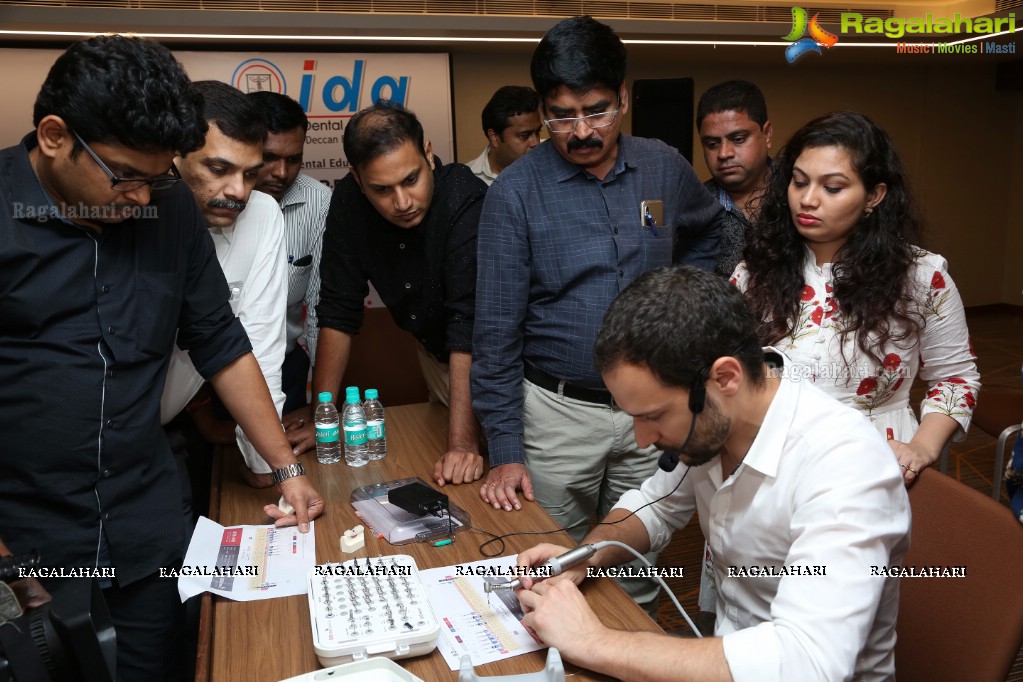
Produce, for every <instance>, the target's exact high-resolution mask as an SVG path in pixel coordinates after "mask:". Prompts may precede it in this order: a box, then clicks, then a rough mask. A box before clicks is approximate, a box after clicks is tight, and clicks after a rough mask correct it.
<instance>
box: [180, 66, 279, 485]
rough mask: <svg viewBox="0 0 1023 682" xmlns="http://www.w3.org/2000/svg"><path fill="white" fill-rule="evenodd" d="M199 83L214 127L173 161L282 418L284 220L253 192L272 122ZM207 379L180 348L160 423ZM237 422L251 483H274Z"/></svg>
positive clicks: (229, 94)
mask: <svg viewBox="0 0 1023 682" xmlns="http://www.w3.org/2000/svg"><path fill="white" fill-rule="evenodd" d="M193 87H194V88H195V89H196V90H197V91H198V92H199V93H200V94H202V96H203V100H204V114H205V116H206V122H207V123H208V124H209V131H208V132H207V134H206V141H205V144H204V146H203V147H202V148H200V149H198V150H196V151H194V152H192V153H190V154H188V155H186V156H183V157H178V158H176V159H175V160H174V164H175V166H176V167H177V169H178V171H179V172H180V173H181V177H182V178H183V179H184V181H185V182H186V183H187V184H188V186H189V188H190V189H191V190H192V193H193V194H194V195H195V198H196V201H197V202H198V204H199V208H200V210H201V212H202V214H203V217H204V218H205V220H206V224H207V225H208V226H209V228H210V236H211V237H212V238H213V243H214V245H215V247H216V251H217V260H218V261H219V262H220V267H221V268H222V269H223V271H224V275H225V277H226V278H227V283H228V287H229V288H230V292H231V299H230V303H231V308H232V310H234V312H235V314H236V315H237V316H238V317H239V318H240V319H241V322H242V326H243V327H244V328H245V332H246V333H247V334H248V336H249V341H250V343H251V344H252V352H253V354H254V355H255V356H256V361H257V362H258V363H259V367H260V369H261V370H262V372H263V377H264V379H265V380H266V384H267V387H268V388H269V389H270V395H271V397H272V398H273V401H274V406H275V407H276V408H277V416H278V417H280V415H281V408H282V406H283V405H284V393H283V392H282V391H281V364H282V363H283V361H284V347H285V318H284V311H285V304H286V301H287V296H286V293H287V279H286V277H285V267H286V265H287V263H286V260H285V255H284V218H283V216H282V215H281V210H280V208H278V206H277V202H275V201H274V200H273V198H271V197H270V196H267V195H266V194H263V193H262V192H254V191H253V187H255V185H256V181H257V179H258V177H259V170H260V168H261V167H262V165H263V140H264V138H265V136H266V124H265V123H264V121H263V116H262V114H261V113H260V111H259V109H258V108H257V107H256V106H255V103H254V102H251V101H249V100H248V99H247V98H246V97H245V95H243V94H242V93H241V92H240V91H239V90H236V89H235V88H232V87H231V86H229V85H227V84H225V83H221V82H219V81H199V82H197V83H194V84H193ZM202 384H203V379H202V377H201V376H200V375H199V374H198V372H196V371H195V368H194V367H193V366H192V363H191V360H189V358H188V354H187V353H186V352H185V351H182V350H181V349H179V348H175V350H174V353H173V355H172V356H171V361H170V368H169V370H168V373H167V384H166V387H165V389H164V393H163V399H162V401H161V405H160V412H161V414H160V418H161V422H162V423H164V424H167V423H168V422H169V421H171V420H172V419H173V418H174V417H175V416H176V415H178V414H179V413H180V412H181V410H182V409H183V408H184V407H185V406H186V405H187V404H188V403H189V401H190V400H191V399H192V398H193V397H194V396H195V395H196V392H197V391H199V389H200V387H201V386H202ZM205 402H208V401H205ZM194 407H195V405H194V404H193V405H192V406H190V410H191V409H193V408H194ZM200 407H203V406H200ZM194 414H195V413H194V412H193V415H194ZM231 427H233V430H234V431H235V435H236V438H237V442H238V447H239V449H240V450H241V452H242V456H243V457H244V459H245V463H246V465H247V467H248V470H247V471H245V472H244V473H246V475H247V478H248V480H249V482H250V483H251V484H253V485H258V486H269V485H271V481H270V467H269V466H268V465H267V463H266V462H265V461H264V460H263V458H262V457H260V456H259V453H257V452H256V450H255V448H253V446H252V444H251V443H250V442H249V439H248V438H247V437H246V436H245V434H244V433H243V432H242V430H241V428H240V427H237V426H233V425H229V428H231ZM222 430H223V429H222Z"/></svg>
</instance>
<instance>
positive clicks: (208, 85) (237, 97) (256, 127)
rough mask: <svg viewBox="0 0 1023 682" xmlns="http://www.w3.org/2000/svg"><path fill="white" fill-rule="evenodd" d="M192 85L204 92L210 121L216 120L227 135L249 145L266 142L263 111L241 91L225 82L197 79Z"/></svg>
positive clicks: (203, 97)
mask: <svg viewBox="0 0 1023 682" xmlns="http://www.w3.org/2000/svg"><path fill="white" fill-rule="evenodd" d="M192 88H193V89H194V90H195V91H196V92H198V93H199V94H200V95H202V99H203V107H202V112H203V116H205V117H206V120H207V122H209V123H216V124H217V128H219V129H220V132H222V133H223V134H224V135H226V136H227V137H229V138H231V139H232V140H238V141H239V142H248V143H250V144H252V143H257V142H258V143H259V144H263V142H265V141H266V122H265V121H264V120H263V112H261V111H260V110H259V107H258V106H256V103H255V101H253V100H251V99H249V98H248V97H246V96H245V94H244V93H242V91H241V90H239V89H238V88H233V87H231V86H230V85H228V84H227V83H224V82H222V81H196V82H194V83H192Z"/></svg>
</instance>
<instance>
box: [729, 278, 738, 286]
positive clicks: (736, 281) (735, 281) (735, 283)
mask: <svg viewBox="0 0 1023 682" xmlns="http://www.w3.org/2000/svg"><path fill="white" fill-rule="evenodd" d="M728 281H729V282H731V283H732V284H734V285H736V286H739V281H738V280H737V279H736V278H735V277H732V278H731V279H730V280H728Z"/></svg>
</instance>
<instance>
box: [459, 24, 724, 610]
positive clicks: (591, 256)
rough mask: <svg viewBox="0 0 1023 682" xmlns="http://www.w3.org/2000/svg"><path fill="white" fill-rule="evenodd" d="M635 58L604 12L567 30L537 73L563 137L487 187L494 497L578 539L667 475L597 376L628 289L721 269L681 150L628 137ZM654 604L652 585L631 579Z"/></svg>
mask: <svg viewBox="0 0 1023 682" xmlns="http://www.w3.org/2000/svg"><path fill="white" fill-rule="evenodd" d="M625 71H626V51H625V46H624V45H623V44H622V41H621V40H620V39H619V38H618V36H617V35H616V34H615V33H614V31H613V30H612V29H611V28H610V27H609V26H606V25H604V24H601V23H600V22H598V21H595V20H593V19H591V18H590V17H575V18H573V19H566V20H565V21H562V22H560V23H559V24H557V25H556V26H554V28H552V29H551V30H550V31H548V33H547V35H545V36H544V38H543V40H541V41H540V44H539V46H537V48H536V50H535V52H534V53H533V59H532V64H531V73H532V78H533V86H534V87H535V88H536V91H537V92H538V93H539V94H540V97H541V99H542V103H543V114H544V116H545V118H546V120H545V123H546V125H547V128H548V130H549V132H550V135H551V139H550V141H549V142H547V143H545V144H543V145H540V146H539V147H537V148H536V149H534V150H533V151H532V152H531V153H530V154H528V155H526V156H524V157H522V158H521V159H520V160H519V161H518V162H516V163H515V164H514V165H513V166H512V167H511V168H508V169H507V170H506V171H504V173H502V175H501V178H500V181H499V182H496V183H494V184H493V186H491V188H490V189H489V190H488V191H487V198H486V201H485V204H484V210H483V215H482V217H481V218H480V230H479V255H478V258H479V274H478V276H477V290H476V303H477V305H476V326H475V332H474V336H473V352H474V355H475V361H474V362H473V373H472V382H473V384H472V395H473V406H474V407H475V409H476V413H477V415H479V418H480V423H481V424H482V426H483V429H484V431H485V433H486V437H487V441H488V445H489V449H490V466H491V469H490V472H489V474H488V475H487V480H486V482H485V484H484V485H483V486H482V487H481V489H480V496H481V497H482V499H483V500H484V501H485V502H487V503H488V504H490V505H492V506H493V507H494V508H495V509H504V510H506V511H512V510H513V509H520V508H521V503H520V502H519V499H518V497H517V496H516V491H518V490H521V491H522V494H523V496H524V497H525V498H526V499H527V500H532V499H534V495H535V499H536V500H537V501H538V502H539V503H540V504H541V505H542V506H543V508H544V509H545V510H546V511H547V512H548V513H549V514H550V515H551V516H552V517H553V518H554V520H555V521H556V522H557V523H558V524H559V525H560V526H561V527H563V528H566V529H569V532H570V533H571V534H572V535H573V537H575V538H577V539H581V538H582V536H583V534H584V533H585V532H586V527H587V526H588V525H589V523H590V522H592V520H593V518H594V517H602V516H603V515H605V514H606V513H607V511H609V510H610V508H611V506H612V505H613V504H614V503H615V502H616V501H617V500H618V497H619V496H620V495H621V494H622V493H624V492H625V491H626V490H629V489H630V488H634V487H636V486H638V485H639V484H640V483H641V482H642V481H643V480H644V479H645V478H646V477H647V476H649V475H650V474H651V473H652V472H653V469H654V468H655V467H656V466H657V455H656V451H655V448H653V447H639V446H638V445H637V444H636V440H635V438H634V436H633V432H632V423H631V420H629V419H627V418H626V417H625V416H624V415H623V414H622V413H621V412H620V411H619V410H618V409H617V408H616V407H615V406H614V402H613V401H612V399H611V394H610V393H609V392H608V391H607V388H606V387H605V386H604V382H603V379H602V378H601V376H600V374H599V373H598V372H597V371H596V370H595V369H594V367H593V341H594V339H595V338H596V335H597V329H598V327H599V325H600V320H601V317H602V316H603V314H604V311H605V310H606V309H607V307H608V306H609V305H610V304H611V301H612V300H614V298H615V296H617V295H618V294H619V292H620V291H621V290H622V289H623V288H624V287H625V286H626V285H628V283H629V282H631V281H632V280H633V279H635V278H636V277H638V276H640V275H641V274H643V273H644V272H646V271H647V270H650V269H651V268H654V267H657V266H662V265H668V264H669V263H671V262H672V258H673V249H675V248H677V253H678V254H679V256H680V257H681V259H682V260H683V261H684V262H687V263H693V264H698V265H700V266H702V267H705V268H708V269H709V268H712V267H713V266H714V263H715V261H716V259H717V241H718V232H719V229H720V227H719V225H718V219H719V217H718V216H719V214H720V213H721V208H720V206H718V205H717V203H716V202H715V201H714V199H713V197H711V196H710V195H709V194H708V193H707V190H706V189H704V187H703V186H702V184H701V183H700V181H699V179H698V178H697V177H696V174H695V173H694V172H693V169H692V167H691V166H690V165H689V163H688V162H687V161H686V160H685V158H684V157H683V156H682V155H681V154H679V153H678V151H677V150H675V149H673V148H671V147H669V146H668V145H666V144H664V143H663V142H660V141H657V140H648V139H644V138H639V137H632V136H630V135H624V134H622V133H621V125H622V119H623V118H624V116H625V114H626V113H627V112H628V110H629V95H628V90H627V89H626V87H625ZM623 586H624V587H626V589H628V590H631V593H632V595H633V597H634V598H636V599H637V601H638V602H640V603H641V604H643V605H644V606H646V607H647V608H651V609H652V608H653V605H654V603H655V600H656V595H657V587H656V584H655V583H653V582H652V581H639V580H632V581H628V582H626V583H625V584H624V585H623Z"/></svg>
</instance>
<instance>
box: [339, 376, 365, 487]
mask: <svg viewBox="0 0 1023 682" xmlns="http://www.w3.org/2000/svg"><path fill="white" fill-rule="evenodd" d="M341 423H342V426H343V428H344V431H345V463H346V464H348V466H350V467H361V466H365V465H366V462H368V461H369V453H368V452H366V413H365V412H363V411H362V401H360V400H359V387H358V386H349V387H348V388H346V389H345V407H344V411H343V412H342V413H341Z"/></svg>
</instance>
